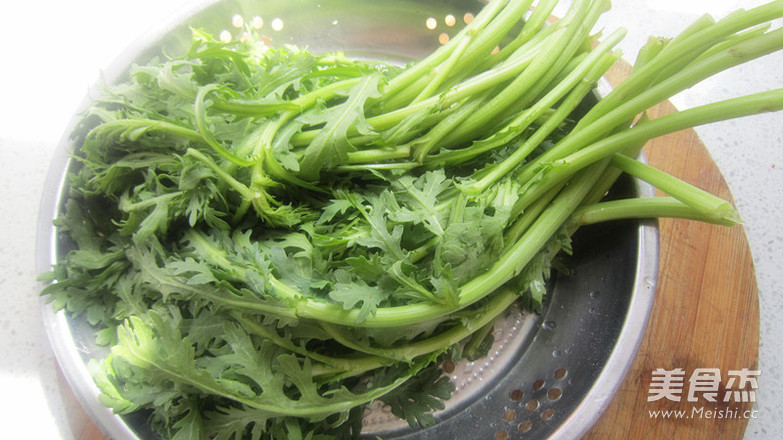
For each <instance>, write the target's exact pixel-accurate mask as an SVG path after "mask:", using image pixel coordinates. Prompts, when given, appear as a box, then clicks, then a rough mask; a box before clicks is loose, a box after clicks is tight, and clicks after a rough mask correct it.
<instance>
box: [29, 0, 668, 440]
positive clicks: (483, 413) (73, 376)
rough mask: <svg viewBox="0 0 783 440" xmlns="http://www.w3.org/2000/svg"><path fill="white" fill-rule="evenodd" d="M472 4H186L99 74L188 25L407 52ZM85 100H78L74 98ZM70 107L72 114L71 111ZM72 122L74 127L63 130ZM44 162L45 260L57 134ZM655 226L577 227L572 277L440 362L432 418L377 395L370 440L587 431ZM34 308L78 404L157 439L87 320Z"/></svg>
mask: <svg viewBox="0 0 783 440" xmlns="http://www.w3.org/2000/svg"><path fill="white" fill-rule="evenodd" d="M482 5H483V3H482V2H479V1H468V0H451V1H447V0H440V1H427V2H422V1H404V0H386V1H382V2H370V1H366V0H321V1H312V0H264V1H260V0H258V1H251V0H225V1H216V2H214V1H213V2H201V3H198V4H194V5H192V6H193V9H192V10H191V11H183V16H182V17H180V18H178V19H176V20H174V21H172V22H171V23H170V24H169V25H167V26H165V27H162V28H160V29H159V30H158V31H157V32H150V33H147V34H146V35H145V37H144V39H143V40H140V41H139V42H138V44H137V45H136V46H135V47H133V48H131V49H129V50H127V51H125V52H123V53H122V55H121V57H120V58H119V59H118V60H117V61H116V62H115V63H114V64H113V65H112V66H110V67H109V68H108V69H106V71H105V72H104V78H105V79H106V80H107V81H109V82H112V81H120V80H121V79H122V78H123V76H124V75H125V74H126V72H127V69H128V68H129V67H130V66H131V65H132V64H133V63H143V62H145V61H147V60H149V59H150V58H151V57H153V56H155V55H158V54H160V53H177V52H180V51H182V50H184V49H185V48H186V47H187V45H188V44H189V41H190V30H189V29H190V28H191V27H195V28H203V29H205V30H207V31H209V32H211V33H213V34H214V35H219V36H220V38H223V39H226V40H228V39H235V38H247V37H248V34H246V33H245V30H246V29H247V28H248V27H252V28H253V29H254V30H255V31H256V32H257V33H259V34H260V35H261V38H263V39H264V41H265V42H266V43H268V44H271V45H281V44H295V45H299V46H303V47H308V48H309V49H310V50H313V51H315V52H323V51H333V50H340V51H343V52H345V53H346V54H348V55H351V56H356V57H372V58H383V59H388V60H392V61H397V62H401V63H404V62H407V61H410V60H414V59H417V58H421V57H423V56H425V55H427V54H429V53H430V52H432V51H433V50H434V49H435V48H437V47H438V46H439V45H440V44H443V43H444V42H445V41H447V40H448V39H449V38H451V37H452V36H453V35H454V34H455V33H456V32H457V31H458V30H459V29H461V28H462V27H464V25H465V23H466V22H467V21H470V19H471V18H472V17H473V15H474V14H477V13H478V12H479V10H480V9H481V7H482ZM84 105H85V106H86V105H87V104H86V102H85V104H84ZM78 113H79V112H77V114H78ZM73 128H74V125H72V126H71V127H70V128H69V130H68V132H70V130H71V129H73ZM63 139H64V140H63V141H62V142H61V145H60V147H59V149H58V152H57V155H56V158H55V160H54V162H53V164H52V168H51V172H50V176H49V179H48V182H47V188H46V189H47V191H45V194H50V195H51V196H47V197H49V198H47V199H45V200H44V202H43V205H42V209H43V210H42V212H44V213H46V212H49V213H51V216H49V217H47V216H46V215H42V217H41V221H40V223H39V234H38V236H39V243H38V269H39V270H40V271H42V272H43V271H46V270H48V268H49V265H50V264H51V263H53V262H54V261H55V259H56V256H57V255H58V253H59V252H61V251H62V249H61V248H60V247H59V246H60V243H59V242H58V241H57V235H56V234H55V231H54V230H53V229H52V226H51V220H52V217H53V216H54V215H55V213H56V212H57V211H58V208H59V207H60V206H61V204H62V203H63V199H62V197H63V196H64V193H65V191H64V189H63V188H64V186H63V182H64V175H65V173H66V171H67V168H68V165H69V164H68V159H67V155H68V152H69V151H72V150H73V149H74V148H75V147H77V146H75V145H73V144H71V142H70V140H69V137H68V136H65V137H64V138H63ZM614 191H615V192H617V193H618V194H623V195H630V194H636V195H640V196H650V195H652V189H651V188H650V187H648V186H644V185H642V184H640V183H639V182H635V181H630V180H622V181H620V182H618V184H617V185H616V186H615V188H614ZM657 246H658V243H657V229H656V225H655V223H638V222H618V223H614V224H611V225H604V226H591V227H586V228H583V229H581V230H580V231H579V232H578V233H577V235H576V237H575V240H574V256H573V257H570V258H568V261H567V266H568V267H569V268H570V269H571V273H570V274H569V275H557V276H555V278H554V279H553V280H552V282H551V289H550V290H551V291H550V293H549V294H548V297H547V300H546V304H545V309H544V311H543V312H542V313H541V314H538V315H537V314H532V313H529V312H525V311H522V310H519V309H513V310H512V311H511V313H510V314H509V315H508V316H507V317H505V318H504V319H503V320H501V321H499V322H498V323H497V325H496V326H495V329H494V336H495V344H494V346H493V347H492V349H491V351H490V354H489V355H488V356H487V357H486V358H484V359H480V360H477V361H475V362H461V363H458V364H456V365H446V366H444V370H445V371H444V374H448V375H449V376H451V377H452V379H453V380H454V383H455V384H456V386H457V391H456V392H455V394H454V397H453V398H452V399H451V400H449V401H448V402H447V407H446V409H445V410H443V411H440V412H439V413H437V414H436V420H437V424H436V425H435V426H433V427H430V428H427V429H423V430H412V429H410V428H409V427H408V426H407V425H405V424H404V423H402V422H400V421H399V420H396V419H394V418H393V417H390V416H389V414H388V411H387V410H385V409H384V408H383V407H380V406H376V407H373V408H372V410H371V411H370V412H369V413H368V414H367V416H366V417H365V432H366V433H367V437H368V438H375V436H376V435H379V436H382V437H383V438H386V439H392V438H396V439H424V438H433V439H435V438H436V439H447V438H466V439H497V440H502V439H510V438H535V439H541V438H576V437H579V436H580V435H582V434H583V433H584V432H586V431H587V429H589V427H590V426H592V424H593V423H594V422H595V420H596V419H597V418H598V417H599V415H600V414H601V412H602V411H603V410H604V409H605V407H606V405H607V404H608V402H609V400H610V399H611V398H612V396H613V395H614V393H615V391H616V390H617V388H618V387H619V385H620V383H621V382H622V380H623V378H624V376H625V374H626V372H627V370H628V368H629V367H630V363H631V361H632V360H633V357H634V354H635V353H636V349H637V347H638V344H639V341H640V340H641V337H642V335H643V333H644V329H645V326H646V322H647V318H648V316H649V312H650V308H651V306H652V301H653V295H654V291H655V286H654V283H655V279H656V274H657V256H658V247H657ZM43 313H44V318H45V321H46V324H47V327H48V332H49V336H50V339H51V342H52V346H53V348H54V351H55V355H56V356H57V358H58V361H59V363H60V366H61V368H62V369H63V371H64V373H65V376H66V378H67V379H68V381H69V383H70V384H71V386H72V388H73V389H74V391H75V392H76V394H77V396H78V397H79V399H80V400H81V401H82V403H83V404H84V406H85V407H86V409H87V410H88V412H89V413H90V414H91V415H92V417H93V418H94V419H95V420H96V422H97V423H98V424H99V426H101V428H102V429H103V430H104V431H105V432H106V433H107V435H109V436H110V437H111V438H114V439H116V440H122V439H154V438H156V436H154V435H153V434H151V433H150V432H149V430H148V429H146V427H145V426H144V418H143V417H138V416H128V417H120V416H117V415H115V414H113V413H112V412H111V411H109V410H107V409H106V408H103V407H102V406H101V405H100V403H98V399H97V393H98V391H97V389H96V387H95V385H94V384H93V383H92V380H91V377H90V375H89V373H88V372H87V369H86V367H85V364H86V362H88V361H89V360H90V359H92V358H98V357H102V356H103V355H104V353H103V351H102V349H100V348H99V347H96V346H95V345H94V344H93V340H94V335H93V333H92V330H91V329H90V328H89V326H87V325H86V324H85V323H84V322H81V321H78V320H77V321H73V320H70V319H69V318H68V317H66V316H65V315H64V314H62V313H56V314H55V313H52V312H51V309H50V307H49V306H48V305H46V306H44V311H43Z"/></svg>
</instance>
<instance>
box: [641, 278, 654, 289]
mask: <svg viewBox="0 0 783 440" xmlns="http://www.w3.org/2000/svg"><path fill="white" fill-rule="evenodd" d="M642 281H643V282H644V285H645V286H646V287H647V288H648V289H649V288H651V287H653V286H654V285H655V280H654V279H653V277H651V276H646V277H644V279H643V280H642Z"/></svg>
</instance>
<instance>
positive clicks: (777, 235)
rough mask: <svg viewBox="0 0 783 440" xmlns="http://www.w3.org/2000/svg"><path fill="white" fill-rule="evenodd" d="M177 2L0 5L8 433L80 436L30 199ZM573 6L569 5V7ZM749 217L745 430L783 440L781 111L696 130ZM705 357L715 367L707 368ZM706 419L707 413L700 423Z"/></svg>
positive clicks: (675, 27)
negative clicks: (54, 341)
mask: <svg viewBox="0 0 783 440" xmlns="http://www.w3.org/2000/svg"><path fill="white" fill-rule="evenodd" d="M187 3H188V2H185V1H183V0H154V1H153V0H136V1H133V2H128V1H116V0H73V1H68V2H66V1H54V0H42V1H37V2H4V3H2V5H0V54H1V56H2V58H1V59H2V61H0V66H2V67H0V196H1V197H2V203H0V267H2V274H0V300H2V307H0V390H2V392H3V399H0V426H2V427H3V431H2V432H3V436H4V437H6V438H30V439H65V440H69V439H73V438H78V432H74V431H73V430H72V429H71V427H70V424H69V421H68V412H67V407H68V405H69V399H70V397H69V395H68V393H64V392H62V389H61V382H60V379H59V378H58V376H57V374H56V369H55V363H54V359H53V356H52V354H51V351H50V348H49V345H48V341H47V340H46V337H45V334H44V330H43V327H42V322H41V317H40V308H39V299H38V297H37V286H36V282H35V277H36V273H35V269H34V249H35V247H34V240H35V237H34V235H35V231H36V218H37V215H38V203H39V200H40V197H41V192H42V190H43V182H44V177H45V174H46V172H47V168H48V165H49V160H50V158H51V157H52V154H53V151H54V148H55V145H56V144H57V142H58V140H59V138H60V136H61V134H62V132H63V130H64V129H65V125H66V123H67V122H68V120H69V118H70V116H71V114H72V112H73V110H74V109H75V108H76V107H77V105H78V104H79V102H80V101H81V99H82V98H83V96H84V94H85V92H86V90H87V88H88V87H89V85H90V84H91V83H93V81H94V80H95V79H96V78H97V76H98V75H99V72H100V70H101V69H102V68H104V67H106V66H108V65H109V64H110V63H111V62H112V60H113V59H114V58H115V56H117V55H118V53H119V51H120V50H121V49H122V48H124V47H126V46H128V45H129V44H131V42H132V41H133V40H134V39H135V38H137V37H138V36H140V35H142V34H143V32H144V31H145V29H148V28H149V27H150V26H151V25H153V23H155V22H157V21H160V20H163V19H165V17H167V16H169V15H170V14H171V13H172V12H173V11H176V10H177V9H179V8H181V7H184V5H186V4H187ZM567 3H568V2H567V1H564V2H563V6H565V5H566V4H567ZM614 3H615V4H614V8H613V9H612V11H610V12H608V13H607V14H605V16H604V18H603V19H602V24H603V25H604V26H605V27H606V28H607V29H615V28H616V27H618V26H624V27H626V28H628V30H629V34H628V36H627V37H626V39H625V40H624V41H623V43H622V44H621V47H622V48H623V50H624V52H625V58H626V59H628V60H629V61H632V60H633V59H634V57H635V54H636V52H637V50H638V48H639V47H640V46H641V45H642V44H643V43H644V42H645V41H646V39H647V36H649V35H663V36H671V35H674V34H675V33H676V32H677V31H679V30H680V29H682V28H683V27H684V26H685V25H687V24H688V23H689V22H691V21H692V20H693V19H695V18H696V17H697V16H699V15H700V14H702V13H706V12H709V13H711V14H713V15H715V16H716V17H722V16H724V15H725V14H726V13H728V12H729V11H732V10H734V9H736V8H739V7H745V8H748V7H751V6H754V5H758V4H761V3H762V2H761V1H758V0H748V1H740V0H687V1H685V0H615V2H614ZM780 87H783V54H776V55H772V56H768V57H766V58H764V59H763V60H760V61H757V62H753V63H750V64H749V65H746V66H743V67H740V68H735V69H733V70H732V71H730V72H727V73H725V74H721V75H719V76H717V77H715V78H713V79H710V80H708V81H705V82H704V83H703V84H701V85H699V86H697V87H695V88H693V89H691V90H688V91H687V92H684V93H682V94H680V95H678V96H677V97H675V98H674V99H673V101H674V103H675V105H677V106H678V107H680V108H688V107H692V106H696V105H699V104H702V103H706V102H711V101H714V100H717V99H721V98H727V97H732V96H737V95H740V94H744V93H751V92H754V91H760V90H763V89H769V88H780ZM698 133H699V135H700V136H701V137H702V139H703V140H704V142H705V144H706V145H707V147H708V149H709V151H710V153H711V154H712V156H713V157H714V159H715V161H716V163H717V165H718V167H719V168H720V170H721V171H722V172H723V174H724V176H725V178H726V180H727V182H728V184H729V187H730V188H731V190H732V192H733V195H734V198H735V199H736V202H737V206H738V208H739V211H740V214H741V215H742V217H743V218H744V220H745V228H746V231H747V235H748V240H749V243H750V247H751V251H752V254H753V258H754V263H755V265H756V271H757V276H758V283H759V291H760V301H761V329H762V330H761V332H762V334H761V353H760V358H761V359H760V366H759V369H760V370H761V381H760V385H761V387H760V388H761V389H760V391H759V395H758V409H759V410H760V413H759V416H758V418H757V419H753V420H751V423H750V425H749V428H748V431H747V434H746V438H747V439H767V438H783V423H781V418H780V416H779V414H778V410H779V409H780V408H781V407H783V396H782V395H781V393H783V390H782V389H781V386H782V385H783V381H781V367H780V366H781V364H783V359H781V353H783V344H781V339H780V337H779V336H780V335H781V334H783V331H782V330H783V329H781V326H782V324H781V322H783V320H781V319H780V315H779V313H781V312H783V299H781V295H780V290H781V288H783V277H781V275H780V268H781V267H783V233H781V232H780V229H779V224H780V218H782V217H783V209H782V208H781V202H783V160H781V158H783V152H782V151H781V148H783V114H780V113H778V114H774V115H767V116H760V117H754V118H749V119H743V120H739V121H731V122H725V123H720V124H713V125H711V126H706V127H701V128H699V129H698ZM704 367H711V366H709V365H705V366H704ZM703 422H704V423H709V421H703Z"/></svg>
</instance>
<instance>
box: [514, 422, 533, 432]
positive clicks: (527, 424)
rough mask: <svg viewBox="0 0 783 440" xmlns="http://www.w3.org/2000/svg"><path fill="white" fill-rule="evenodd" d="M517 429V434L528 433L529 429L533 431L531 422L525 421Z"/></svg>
mask: <svg viewBox="0 0 783 440" xmlns="http://www.w3.org/2000/svg"><path fill="white" fill-rule="evenodd" d="M517 429H519V432H528V431H530V430H531V429H533V422H531V421H530V420H525V421H524V422H522V423H520V424H519V426H518V427H517Z"/></svg>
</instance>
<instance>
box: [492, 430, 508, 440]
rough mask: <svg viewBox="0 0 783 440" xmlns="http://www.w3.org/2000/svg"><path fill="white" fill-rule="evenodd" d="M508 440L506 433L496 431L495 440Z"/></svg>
mask: <svg viewBox="0 0 783 440" xmlns="http://www.w3.org/2000/svg"><path fill="white" fill-rule="evenodd" d="M507 438H508V432H506V431H498V432H496V433H495V440H506V439H507Z"/></svg>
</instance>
